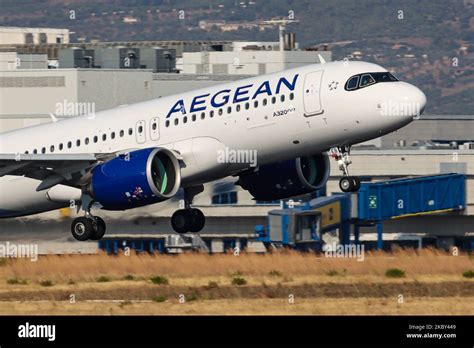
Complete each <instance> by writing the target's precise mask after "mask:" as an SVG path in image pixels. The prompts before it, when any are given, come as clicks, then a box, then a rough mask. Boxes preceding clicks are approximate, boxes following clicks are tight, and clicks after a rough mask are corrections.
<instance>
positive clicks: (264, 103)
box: [262, 98, 267, 106]
mask: <svg viewBox="0 0 474 348" xmlns="http://www.w3.org/2000/svg"><path fill="white" fill-rule="evenodd" d="M262 105H263V106H265V105H267V99H266V98H265V99H263V100H262Z"/></svg>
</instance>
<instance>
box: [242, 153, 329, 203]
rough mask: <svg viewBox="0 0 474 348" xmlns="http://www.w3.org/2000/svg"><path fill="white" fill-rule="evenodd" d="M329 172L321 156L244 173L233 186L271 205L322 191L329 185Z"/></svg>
mask: <svg viewBox="0 0 474 348" xmlns="http://www.w3.org/2000/svg"><path fill="white" fill-rule="evenodd" d="M329 170H330V165H329V158H328V156H327V154H326V153H322V154H316V155H312V156H307V157H298V158H296V159H292V160H287V161H283V162H277V163H272V164H267V165H264V166H261V167H258V168H256V169H249V170H246V171H245V172H243V173H241V174H239V180H238V181H237V183H236V184H237V185H240V186H241V187H242V188H243V189H245V190H248V191H249V192H250V194H251V195H252V196H253V197H254V198H255V199H256V200H261V201H273V200H278V199H285V198H290V197H294V196H299V195H303V194H306V193H310V192H313V191H315V190H317V189H319V188H321V187H322V186H324V185H325V184H326V182H327V181H328V178H329Z"/></svg>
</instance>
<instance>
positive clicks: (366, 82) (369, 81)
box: [359, 74, 375, 87]
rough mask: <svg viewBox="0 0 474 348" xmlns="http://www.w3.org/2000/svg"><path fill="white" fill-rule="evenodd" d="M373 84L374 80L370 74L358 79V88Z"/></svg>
mask: <svg viewBox="0 0 474 348" xmlns="http://www.w3.org/2000/svg"><path fill="white" fill-rule="evenodd" d="M374 83H375V80H374V78H373V77H372V76H371V75H370V74H364V75H362V77H361V78H360V84H359V86H360V87H365V86H368V85H371V84H374Z"/></svg>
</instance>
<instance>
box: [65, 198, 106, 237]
mask: <svg viewBox="0 0 474 348" xmlns="http://www.w3.org/2000/svg"><path fill="white" fill-rule="evenodd" d="M91 206H92V201H91V200H90V199H88V198H87V197H83V198H82V202H81V207H82V208H83V209H84V210H85V212H86V213H85V216H82V217H78V218H76V219H74V220H73V221H72V224H71V233H72V236H73V237H74V238H75V239H77V240H78V241H81V242H84V241H86V240H99V239H101V238H102V237H103V236H104V234H105V229H106V226H105V221H104V220H103V219H102V218H100V217H98V216H93V215H92V214H91V212H90V209H91Z"/></svg>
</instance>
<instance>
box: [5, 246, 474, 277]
mask: <svg viewBox="0 0 474 348" xmlns="http://www.w3.org/2000/svg"><path fill="white" fill-rule="evenodd" d="M389 268H398V269H401V270H403V271H404V272H405V273H406V277H407V278H408V279H413V278H417V277H418V278H419V277H424V278H426V277H460V278H462V274H463V273H464V272H466V271H468V270H470V269H474V258H473V257H470V256H467V255H465V254H462V255H459V256H452V255H451V254H448V253H445V252H442V251H438V250H421V251H414V250H404V251H397V252H394V253H383V252H367V253H366V255H365V260H364V261H363V262H358V261H357V260H356V259H343V258H326V257H324V256H315V255H314V254H301V253H298V252H295V251H285V252H277V253H272V254H265V255H257V254H245V253H242V254H241V255H240V256H234V255H232V254H224V255H222V254H221V255H207V254H198V253H192V254H181V255H148V254H141V255H130V256H125V255H118V256H109V255H106V254H99V255H61V256H55V255H49V256H43V257H40V258H39V260H38V261H37V262H31V261H30V260H29V259H14V260H8V262H6V264H4V265H3V266H0V282H1V283H5V282H6V280H7V279H11V278H22V279H27V280H29V281H32V282H36V281H38V280H42V279H51V280H52V281H54V282H55V283H57V282H62V283H67V282H68V281H70V280H72V281H75V282H77V281H95V280H96V279H97V278H99V277H103V276H107V277H110V278H111V279H112V280H117V279H122V278H123V277H124V276H126V275H133V277H138V278H140V277H142V278H149V277H152V276H157V275H160V276H165V277H167V278H169V279H170V282H172V280H173V279H176V278H178V279H179V278H196V279H199V278H203V277H214V278H216V277H229V276H235V275H243V276H244V277H245V278H248V277H260V278H262V277H266V278H276V279H279V278H281V279H284V280H285V279H286V280H288V279H290V278H295V277H298V278H304V277H318V278H319V277H321V278H331V279H333V280H334V279H336V278H340V277H360V276H362V277H377V278H381V279H382V278H384V277H385V276H384V274H385V272H386V270H387V269H389ZM334 271H335V272H336V274H335V275H334ZM275 273H276V274H278V276H274V275H273V274H275ZM331 275H334V276H331ZM464 279H466V278H464ZM208 280H209V279H206V282H207V281H208Z"/></svg>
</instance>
